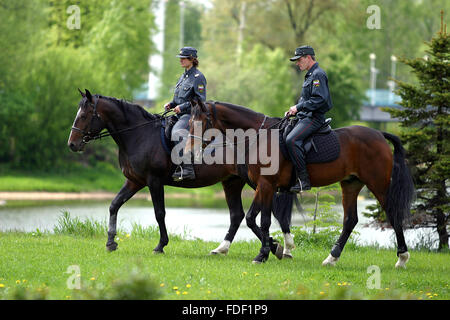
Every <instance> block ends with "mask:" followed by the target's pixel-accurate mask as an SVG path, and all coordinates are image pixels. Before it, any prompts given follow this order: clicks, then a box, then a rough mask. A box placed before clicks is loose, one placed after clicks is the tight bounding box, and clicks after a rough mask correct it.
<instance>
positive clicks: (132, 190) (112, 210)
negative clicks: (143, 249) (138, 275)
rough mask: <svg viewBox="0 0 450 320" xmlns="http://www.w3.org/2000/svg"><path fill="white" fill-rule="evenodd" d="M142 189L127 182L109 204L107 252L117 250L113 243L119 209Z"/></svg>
mask: <svg viewBox="0 0 450 320" xmlns="http://www.w3.org/2000/svg"><path fill="white" fill-rule="evenodd" d="M142 188H143V187H142V186H139V185H137V184H135V183H133V182H131V181H130V180H127V181H125V183H124V185H123V186H122V188H121V189H120V191H119V193H118V194H117V195H116V197H115V198H114V200H113V201H112V202H111V205H110V206H109V227H108V241H107V242H106V249H107V250H108V251H114V250H116V249H117V242H115V241H114V237H115V236H116V233H117V213H118V211H119V209H120V207H121V206H122V205H123V204H124V203H125V202H127V201H128V200H129V199H130V198H131V197H133V196H134V195H135V194H136V192H138V191H139V190H141V189H142Z"/></svg>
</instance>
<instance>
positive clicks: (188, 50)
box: [177, 47, 197, 58]
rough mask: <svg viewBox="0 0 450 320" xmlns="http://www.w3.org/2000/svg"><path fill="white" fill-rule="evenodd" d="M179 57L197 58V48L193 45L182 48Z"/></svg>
mask: <svg viewBox="0 0 450 320" xmlns="http://www.w3.org/2000/svg"><path fill="white" fill-rule="evenodd" d="M177 58H197V49H195V48H192V47H184V48H181V49H180V54H178V55H177Z"/></svg>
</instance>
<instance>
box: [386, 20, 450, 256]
mask: <svg viewBox="0 0 450 320" xmlns="http://www.w3.org/2000/svg"><path fill="white" fill-rule="evenodd" d="M443 17H444V13H443V11H441V30H440V31H439V32H438V33H437V34H436V35H435V36H434V37H433V38H432V39H431V41H430V42H429V43H426V44H427V46H428V50H426V52H427V55H428V56H426V57H424V58H416V59H405V58H400V59H399V60H400V61H401V62H403V63H405V64H406V65H408V66H410V67H411V68H412V71H413V73H414V74H415V75H416V77H417V80H418V83H417V84H413V83H407V82H403V81H396V83H397V85H398V90H397V93H398V94H399V95H400V97H401V98H402V102H401V103H400V105H401V106H402V107H403V108H402V109H392V108H391V109H387V111H388V112H389V113H390V114H391V116H392V117H396V118H398V119H400V121H401V127H402V133H401V138H402V141H403V142H404V143H405V144H406V149H407V155H408V159H409V164H410V166H411V167H412V171H413V175H414V179H415V185H416V188H417V201H416V203H415V205H414V207H413V213H414V216H413V217H414V218H413V222H415V223H418V224H422V225H426V226H430V225H431V226H433V227H436V230H437V233H438V234H439V249H442V248H444V247H448V241H449V234H448V231H447V225H448V223H449V217H450V204H449V203H450V201H449V200H450V195H449V189H450V180H449V178H450V141H449V140H450V136H449V128H450V117H449V107H450V99H449V97H450V93H449V88H450V82H449V81H450V65H449V61H450V51H449V46H450V45H449V40H450V39H449V35H448V34H447V26H446V24H444V22H443Z"/></svg>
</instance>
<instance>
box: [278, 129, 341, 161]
mask: <svg viewBox="0 0 450 320" xmlns="http://www.w3.org/2000/svg"><path fill="white" fill-rule="evenodd" d="M311 142H312V143H311ZM314 146H315V147H316V149H317V151H316V149H315V148H314ZM304 147H305V151H306V159H305V160H306V163H325V162H330V161H334V160H336V159H337V158H338V157H339V154H340V151H341V148H340V146H339V140H338V137H337V134H336V132H335V131H334V130H331V132H330V133H328V134H312V136H311V137H309V138H308V139H307V140H306V142H305V144H304ZM280 149H281V152H282V153H283V156H284V157H285V158H286V159H290V156H289V153H288V151H287V147H286V142H285V141H284V139H283V134H280Z"/></svg>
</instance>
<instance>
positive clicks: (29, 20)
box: [0, 0, 154, 170]
mask: <svg viewBox="0 0 450 320" xmlns="http://www.w3.org/2000/svg"><path fill="white" fill-rule="evenodd" d="M72 4H74V2H73V1H69V0H60V1H54V0H39V1H28V0H17V1H7V0H0V29H1V30H2V33H1V35H0V47H1V48H2V50H0V165H2V167H3V166H4V167H6V169H9V168H16V169H17V168H20V169H31V170H33V169H34V170H36V169H37V170H43V169H44V170H45V169H54V168H57V167H59V168H67V167H70V161H68V160H72V159H76V161H79V160H80V157H79V156H78V157H76V158H75V156H73V155H72V154H70V152H69V150H68V148H67V145H66V143H67V138H68V135H69V132H70V127H71V124H72V121H73V119H74V116H75V114H76V110H77V106H78V102H79V101H80V95H79V93H78V91H77V87H79V88H81V89H84V88H89V89H90V90H91V91H93V92H95V93H99V94H103V95H109V96H115V97H119V98H127V99H131V98H132V93H133V91H134V90H136V89H138V88H140V87H141V85H142V83H144V82H145V81H146V76H147V75H148V72H149V65H148V56H149V55H150V54H151V52H152V50H154V49H153V45H152V43H151V40H150V34H151V32H152V27H153V16H152V14H151V12H150V4H151V0H131V1H127V2H124V1H118V0H109V1H103V0H92V1H91V0H79V1H76V2H75V4H76V5H78V6H79V8H80V9H81V29H79V30H77V29H74V30H72V29H70V28H68V25H67V20H68V18H69V16H70V14H69V13H68V12H67V9H68V7H69V6H71V5H72ZM109 146H112V143H110V142H106V143H103V144H98V145H96V148H95V151H94V150H92V151H91V150H89V151H88V150H87V151H88V152H86V153H85V154H84V155H83V157H86V156H89V154H91V155H94V156H96V157H97V158H101V159H105V154H108V155H115V150H116V149H115V148H112V147H111V148H109ZM88 149H89V148H88ZM105 150H108V152H105ZM85 160H86V158H85ZM0 169H1V168H0Z"/></svg>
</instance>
